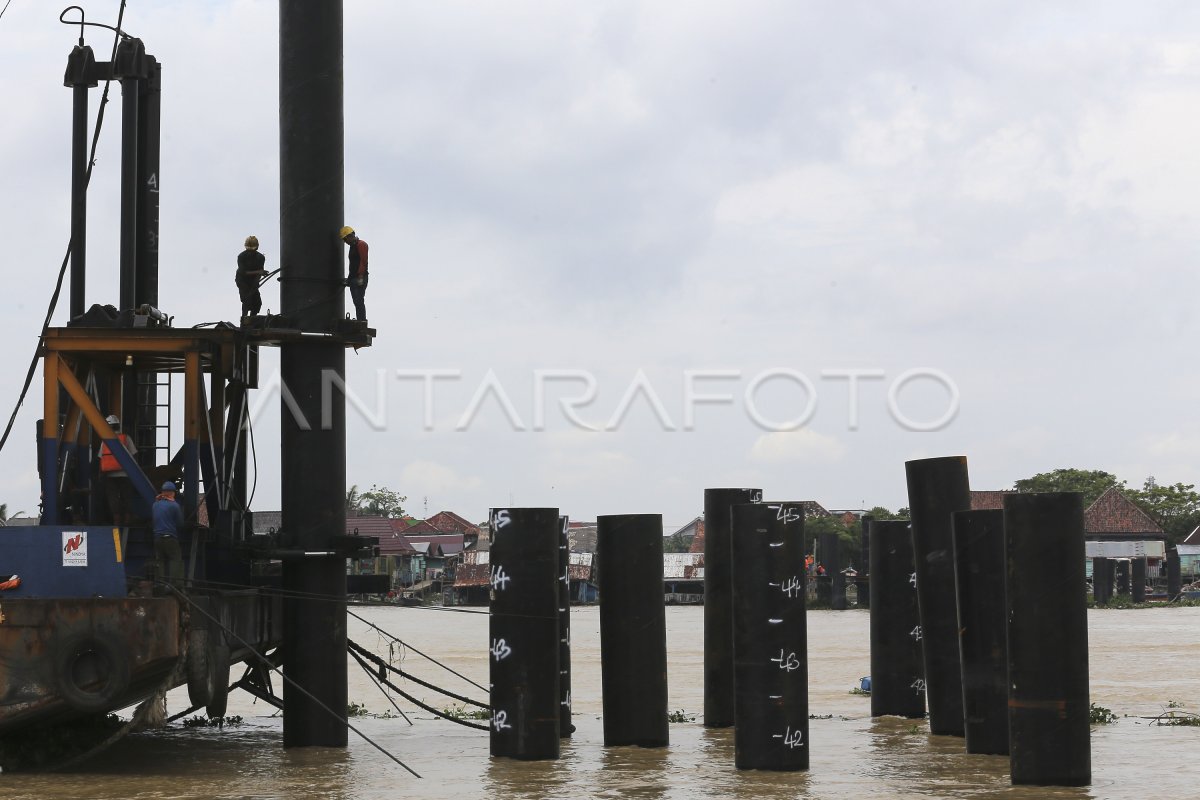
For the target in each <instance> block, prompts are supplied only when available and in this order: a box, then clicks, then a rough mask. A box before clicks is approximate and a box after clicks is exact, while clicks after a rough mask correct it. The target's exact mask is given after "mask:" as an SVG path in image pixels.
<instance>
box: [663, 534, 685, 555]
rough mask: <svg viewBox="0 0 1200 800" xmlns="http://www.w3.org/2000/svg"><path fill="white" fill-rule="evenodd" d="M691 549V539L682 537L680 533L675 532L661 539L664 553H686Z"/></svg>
mask: <svg viewBox="0 0 1200 800" xmlns="http://www.w3.org/2000/svg"><path fill="white" fill-rule="evenodd" d="M691 549H692V537H691V536H684V535H683V533H682V532H681V531H675V532H674V533H672V534H671V535H670V536H667V537H666V538H664V539H663V552H664V553H687V552H690V551H691Z"/></svg>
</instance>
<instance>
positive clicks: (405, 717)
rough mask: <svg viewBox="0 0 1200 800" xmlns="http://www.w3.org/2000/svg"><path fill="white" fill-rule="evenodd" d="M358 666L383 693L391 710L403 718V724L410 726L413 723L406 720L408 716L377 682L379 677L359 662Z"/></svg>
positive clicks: (381, 684) (380, 682) (379, 682)
mask: <svg viewBox="0 0 1200 800" xmlns="http://www.w3.org/2000/svg"><path fill="white" fill-rule="evenodd" d="M358 664H359V666H361V667H363V672H365V673H367V675H369V676H370V677H371V680H373V681H374V682H375V686H377V687H378V688H379V691H380V692H382V693H383V696H384V697H386V698H387V700H388V702H389V703H391V704H392V708H394V709H396V710H397V711H398V712H400V716H402V717H404V721H405V722H407V723H408V724H409V725H412V724H413V721H412V720H411V719H409V718H408V714H405V713H404V710H403V709H402V708H400V706H399V705H398V704H397V703H396V701H395V700H394V699H392V696H391V695H390V694H388V692H387V689H385V688H383V683H382V681H380V680H379V677H378V676H377V675H376V674H375V673H374V672H372V671H371V670H369V669H367V668H366V666H365V665H364V664H363V663H362V662H361V661H359V662H358Z"/></svg>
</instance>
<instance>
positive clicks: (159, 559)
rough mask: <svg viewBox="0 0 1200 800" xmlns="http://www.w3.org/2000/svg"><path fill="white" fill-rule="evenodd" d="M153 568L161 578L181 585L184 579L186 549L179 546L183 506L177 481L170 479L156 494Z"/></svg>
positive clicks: (153, 510) (172, 583)
mask: <svg viewBox="0 0 1200 800" xmlns="http://www.w3.org/2000/svg"><path fill="white" fill-rule="evenodd" d="M151 516H152V518H153V521H154V571H155V575H156V577H157V578H158V579H159V580H162V579H163V577H164V576H165V577H166V581H167V583H169V584H170V585H171V586H172V587H174V588H176V589H178V588H180V584H181V583H182V582H183V553H182V551H181V550H180V549H179V529H180V528H181V527H183V509H182V508H180V507H179V503H177V502H175V484H174V483H172V482H171V481H167V482H166V483H164V484H163V485H162V492H161V493H159V495H158V496H157V497H156V498H154V507H153V508H152V509H151Z"/></svg>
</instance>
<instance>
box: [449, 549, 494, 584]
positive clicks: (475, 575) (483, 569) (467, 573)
mask: <svg viewBox="0 0 1200 800" xmlns="http://www.w3.org/2000/svg"><path fill="white" fill-rule="evenodd" d="M484 555H486V553H485V554H484ZM491 583H492V572H491V567H490V565H488V564H459V565H458V569H457V570H455V572H454V585H455V586H490V585H491Z"/></svg>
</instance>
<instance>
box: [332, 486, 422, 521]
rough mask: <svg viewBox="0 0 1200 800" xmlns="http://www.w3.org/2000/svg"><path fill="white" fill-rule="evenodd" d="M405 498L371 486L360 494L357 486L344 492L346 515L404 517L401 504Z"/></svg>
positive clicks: (382, 487)
mask: <svg viewBox="0 0 1200 800" xmlns="http://www.w3.org/2000/svg"><path fill="white" fill-rule="evenodd" d="M407 499H408V498H407V497H404V496H402V495H401V494H400V493H399V492H394V491H392V490H391V489H389V488H387V487H386V486H377V485H376V484H371V488H370V489H368V490H367V491H365V492H360V491H359V490H358V486H357V485H355V486H351V487H350V488H349V489H348V490H346V513H347V514H350V515H352V516H358V517H390V518H392V519H395V518H397V517H403V516H405V515H406V512H405V510H404V506H403V503H404V501H405V500H407Z"/></svg>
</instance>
